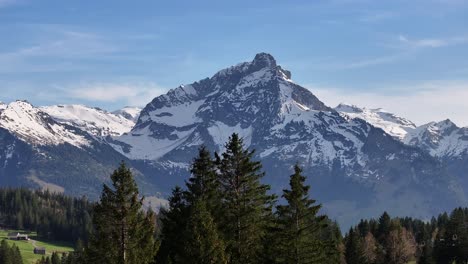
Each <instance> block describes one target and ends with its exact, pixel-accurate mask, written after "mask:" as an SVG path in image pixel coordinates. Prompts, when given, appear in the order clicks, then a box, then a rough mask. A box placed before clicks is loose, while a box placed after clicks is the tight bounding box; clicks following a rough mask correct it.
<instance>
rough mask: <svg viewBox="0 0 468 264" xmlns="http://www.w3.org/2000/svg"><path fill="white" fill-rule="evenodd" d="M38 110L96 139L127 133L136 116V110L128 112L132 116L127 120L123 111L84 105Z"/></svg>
mask: <svg viewBox="0 0 468 264" xmlns="http://www.w3.org/2000/svg"><path fill="white" fill-rule="evenodd" d="M40 109H41V110H42V111H44V112H45V113H47V114H49V115H50V116H51V117H52V118H53V119H54V120H56V121H57V122H60V123H65V124H69V125H71V126H75V127H78V128H80V129H81V130H83V131H86V132H88V133H90V134H92V135H94V136H98V137H105V136H119V135H122V134H124V133H127V132H129V131H130V130H131V129H132V127H133V126H134V125H135V121H134V116H136V115H137V114H136V113H137V112H136V109H131V110H128V111H130V112H131V113H132V114H133V116H131V117H130V118H128V116H127V115H123V114H124V113H125V114H126V113H128V112H127V111H125V112H124V110H122V111H121V112H120V113H119V114H116V113H110V112H107V111H105V110H102V109H99V108H92V107H87V106H84V105H53V106H45V107H41V108H40Z"/></svg>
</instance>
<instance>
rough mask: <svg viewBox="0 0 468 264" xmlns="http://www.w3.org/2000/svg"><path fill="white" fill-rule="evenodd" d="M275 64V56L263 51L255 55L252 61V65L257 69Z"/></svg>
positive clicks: (271, 66)
mask: <svg viewBox="0 0 468 264" xmlns="http://www.w3.org/2000/svg"><path fill="white" fill-rule="evenodd" d="M276 66H277V65H276V60H275V58H274V57H273V56H272V55H271V54H268V53H264V52H262V53H258V54H257V55H255V58H254V59H253V61H252V67H255V68H257V69H262V68H275V67H276Z"/></svg>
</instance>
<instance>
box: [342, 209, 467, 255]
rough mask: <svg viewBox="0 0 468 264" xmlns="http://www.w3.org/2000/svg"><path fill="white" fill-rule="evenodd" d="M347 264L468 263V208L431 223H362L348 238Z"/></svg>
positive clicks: (385, 218)
mask: <svg viewBox="0 0 468 264" xmlns="http://www.w3.org/2000/svg"><path fill="white" fill-rule="evenodd" d="M345 245H346V251H345V256H346V263H347V264H357V263H359V264H380V263H394V264H400V263H401V264H403V263H408V262H409V261H417V263H421V264H436V263H440V264H452V263H468V208H456V209H454V210H453V211H452V212H451V213H450V215H449V214H447V213H444V214H441V215H439V216H438V217H433V218H432V219H431V220H430V221H422V220H419V219H413V218H410V217H406V218H393V219H392V218H391V217H390V216H389V215H388V213H386V212H385V213H384V214H382V216H380V218H378V219H370V220H361V221H360V223H359V224H358V225H357V226H355V227H352V228H351V229H350V230H349V232H348V233H347V234H346V237H345Z"/></svg>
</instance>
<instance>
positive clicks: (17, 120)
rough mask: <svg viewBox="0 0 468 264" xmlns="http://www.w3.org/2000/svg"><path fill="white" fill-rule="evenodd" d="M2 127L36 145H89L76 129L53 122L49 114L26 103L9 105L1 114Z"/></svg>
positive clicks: (0, 123) (18, 102) (0, 124)
mask: <svg viewBox="0 0 468 264" xmlns="http://www.w3.org/2000/svg"><path fill="white" fill-rule="evenodd" d="M0 127H2V128H5V129H6V130H8V131H10V132H11V133H13V134H15V135H16V136H18V137H19V138H20V139H22V140H24V141H27V142H29V143H32V144H35V145H59V144H64V143H68V144H70V145H73V146H77V147H81V146H83V145H88V144H89V141H88V140H87V139H86V137H85V136H83V135H82V133H81V134H80V133H77V131H76V129H75V128H74V127H72V126H68V125H66V124H62V123H58V122H56V121H54V120H52V118H51V117H50V116H49V115H48V114H47V113H45V112H43V111H41V109H39V108H36V107H34V106H32V105H31V104H30V103H28V102H26V101H15V102H12V103H10V104H8V105H7V106H6V107H5V109H4V110H2V111H1V112H0Z"/></svg>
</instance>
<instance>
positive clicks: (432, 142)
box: [403, 119, 468, 158]
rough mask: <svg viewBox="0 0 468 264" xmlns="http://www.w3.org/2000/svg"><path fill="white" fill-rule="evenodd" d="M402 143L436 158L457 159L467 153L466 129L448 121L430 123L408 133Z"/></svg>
mask: <svg viewBox="0 0 468 264" xmlns="http://www.w3.org/2000/svg"><path fill="white" fill-rule="evenodd" d="M403 142H405V143H406V144H409V145H413V146H418V147H420V148H422V149H424V150H426V151H428V152H429V153H430V154H431V155H433V156H436V157H440V158H448V157H452V158H453V157H459V156H460V155H462V154H465V153H466V152H468V128H466V127H464V128H460V127H458V126H457V125H455V124H454V123H453V122H452V121H450V120H449V119H447V120H444V121H441V122H431V123H428V124H425V125H422V126H419V127H417V128H416V129H414V130H413V131H411V132H410V133H408V135H407V136H406V137H405V138H404V140H403Z"/></svg>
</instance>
